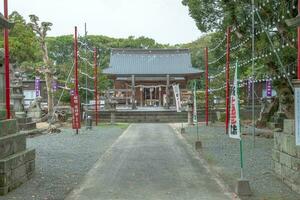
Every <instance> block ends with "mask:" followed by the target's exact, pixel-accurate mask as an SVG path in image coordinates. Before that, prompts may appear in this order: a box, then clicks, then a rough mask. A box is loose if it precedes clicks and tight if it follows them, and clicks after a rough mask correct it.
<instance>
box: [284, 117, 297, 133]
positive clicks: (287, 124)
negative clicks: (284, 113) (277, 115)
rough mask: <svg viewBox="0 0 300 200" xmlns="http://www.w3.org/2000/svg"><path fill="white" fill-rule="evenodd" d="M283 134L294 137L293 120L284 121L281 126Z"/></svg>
mask: <svg viewBox="0 0 300 200" xmlns="http://www.w3.org/2000/svg"><path fill="white" fill-rule="evenodd" d="M283 132H284V133H286V134H290V135H295V120H293V119H285V120H284V124H283Z"/></svg>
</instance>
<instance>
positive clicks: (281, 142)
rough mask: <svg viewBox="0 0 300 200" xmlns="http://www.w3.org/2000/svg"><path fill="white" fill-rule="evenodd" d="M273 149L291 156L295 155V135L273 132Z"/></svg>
mask: <svg viewBox="0 0 300 200" xmlns="http://www.w3.org/2000/svg"><path fill="white" fill-rule="evenodd" d="M274 149H276V150H278V151H281V152H285V153H287V154H289V155H291V156H297V148H296V141H295V136H293V135H288V134H284V133H282V132H274Z"/></svg>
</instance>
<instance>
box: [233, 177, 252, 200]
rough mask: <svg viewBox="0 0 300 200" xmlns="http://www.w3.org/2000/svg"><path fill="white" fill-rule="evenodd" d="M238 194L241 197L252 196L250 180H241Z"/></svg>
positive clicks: (237, 186) (237, 187)
mask: <svg viewBox="0 0 300 200" xmlns="http://www.w3.org/2000/svg"><path fill="white" fill-rule="evenodd" d="M236 193H237V194H238V195H239V196H251V195H252V192H251V188H250V183H249V181H248V180H244V179H240V180H238V182H237V185H236Z"/></svg>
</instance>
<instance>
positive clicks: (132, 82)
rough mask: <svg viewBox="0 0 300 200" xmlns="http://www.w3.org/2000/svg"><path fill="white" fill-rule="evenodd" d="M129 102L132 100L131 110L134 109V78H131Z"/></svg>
mask: <svg viewBox="0 0 300 200" xmlns="http://www.w3.org/2000/svg"><path fill="white" fill-rule="evenodd" d="M131 100H132V109H136V104H135V77H134V75H132V76H131Z"/></svg>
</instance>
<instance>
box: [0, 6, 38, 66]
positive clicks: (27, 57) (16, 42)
mask: <svg viewBox="0 0 300 200" xmlns="http://www.w3.org/2000/svg"><path fill="white" fill-rule="evenodd" d="M9 19H10V21H12V22H14V23H15V25H14V27H13V29H11V30H10V33H9V42H10V53H11V62H12V63H16V64H17V65H22V64H24V62H27V64H26V65H29V63H30V65H33V63H36V62H39V61H40V60H41V52H40V50H39V44H38V41H37V39H36V37H35V34H34V33H33V32H32V30H31V28H30V26H29V24H27V23H26V21H25V19H24V18H23V17H22V16H21V15H20V14H19V13H18V12H16V11H14V12H12V14H11V15H10V16H9ZM0 45H1V46H3V35H2V34H1V37H0Z"/></svg>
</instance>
